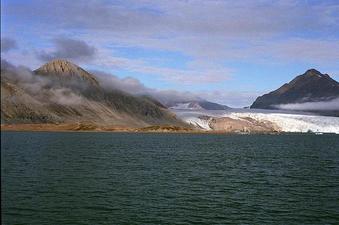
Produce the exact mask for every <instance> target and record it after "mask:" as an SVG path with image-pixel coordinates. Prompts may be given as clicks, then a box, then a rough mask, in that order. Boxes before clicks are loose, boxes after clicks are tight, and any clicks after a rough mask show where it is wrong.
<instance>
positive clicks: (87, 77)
mask: <svg viewBox="0 0 339 225" xmlns="http://www.w3.org/2000/svg"><path fill="white" fill-rule="evenodd" d="M34 73H35V74H38V75H41V76H49V77H50V78H52V79H57V80H59V81H61V82H70V81H78V82H84V83H86V84H88V85H93V86H96V87H97V86H99V82H98V81H97V79H96V78H95V77H94V76H93V75H92V74H90V73H88V72H87V71H86V70H84V69H82V68H81V67H79V66H77V65H75V64H73V63H71V62H69V61H67V60H62V59H57V60H53V61H50V62H48V63H46V64H45V65H43V66H41V67H40V68H38V69H36V70H34Z"/></svg>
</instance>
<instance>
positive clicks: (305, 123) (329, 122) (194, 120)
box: [174, 109, 339, 134]
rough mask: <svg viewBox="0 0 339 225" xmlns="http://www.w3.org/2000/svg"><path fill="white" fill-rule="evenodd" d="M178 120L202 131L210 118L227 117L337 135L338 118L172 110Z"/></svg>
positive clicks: (286, 129)
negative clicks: (249, 119)
mask: <svg viewBox="0 0 339 225" xmlns="http://www.w3.org/2000/svg"><path fill="white" fill-rule="evenodd" d="M174 112H175V113H176V114H177V115H178V117H179V118H181V119H183V120H184V121H186V122H187V123H189V124H192V125H194V126H196V127H199V128H201V129H203V130H211V127H210V126H209V121H210V120H211V118H222V117H228V118H231V119H236V120H243V118H251V119H254V120H256V121H259V122H260V121H265V120H266V121H270V122H272V123H274V124H276V125H277V126H278V127H280V129H281V131H283V132H300V133H305V132H314V133H335V134H339V117H332V116H320V115H314V114H310V113H302V112H293V111H281V110H253V109H230V110H174Z"/></svg>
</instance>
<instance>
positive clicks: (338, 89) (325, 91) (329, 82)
mask: <svg viewBox="0 0 339 225" xmlns="http://www.w3.org/2000/svg"><path fill="white" fill-rule="evenodd" d="M336 98H339V83H338V82H337V81H335V80H333V79H332V78H331V77H330V76H329V75H328V74H322V73H320V72H319V71H317V70H315V69H310V70H307V71H306V72H305V73H304V74H302V75H299V76H297V77H296V78H294V79H293V80H292V81H291V82H289V83H286V84H284V85H283V86H281V87H280V88H278V89H277V90H275V91H272V92H270V93H268V94H265V95H263V96H260V97H258V98H257V99H256V100H255V102H254V103H253V104H252V105H251V108H257V109H277V108H278V109H279V108H280V107H281V105H286V104H299V103H306V102H326V101H331V100H333V99H336ZM338 108H339V107H338ZM305 110H306V111H313V110H312V108H311V107H309V109H307V108H305ZM314 111H329V110H327V109H323V110H314Z"/></svg>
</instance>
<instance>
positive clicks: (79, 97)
mask: <svg viewBox="0 0 339 225" xmlns="http://www.w3.org/2000/svg"><path fill="white" fill-rule="evenodd" d="M1 123H5V124H22V123H90V124H95V125H98V126H124V127H145V126H151V125H168V124H170V125H178V126H185V124H184V123H183V122H182V121H181V120H179V119H177V118H176V116H175V115H174V114H173V113H171V112H170V111H169V110H167V109H166V108H164V107H160V106H159V105H158V103H157V102H155V101H153V100H150V99H149V98H143V97H136V96H132V95H130V94H127V93H125V92H122V91H118V90H114V89H112V90H107V89H104V88H102V87H101V85H100V83H99V82H98V80H97V79H96V77H95V76H94V75H93V74H91V73H89V72H87V71H85V70H84V69H82V68H81V67H79V66H77V65H75V64H73V63H71V62H68V61H66V60H54V61H51V62H49V63H47V64H45V65H43V66H42V67H40V68H38V69H37V70H35V71H30V70H29V69H27V68H23V67H15V66H13V65H11V64H9V63H7V62H6V61H3V60H2V61H1Z"/></svg>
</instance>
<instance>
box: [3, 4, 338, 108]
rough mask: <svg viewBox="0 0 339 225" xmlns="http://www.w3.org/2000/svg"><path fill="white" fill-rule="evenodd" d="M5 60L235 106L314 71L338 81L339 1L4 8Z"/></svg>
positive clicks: (50, 5)
mask: <svg viewBox="0 0 339 225" xmlns="http://www.w3.org/2000/svg"><path fill="white" fill-rule="evenodd" d="M1 5H2V7H1V39H2V52H1V57H2V59H6V60H7V61H9V62H11V63H13V64H15V65H24V66H28V67H30V68H31V69H35V68H37V67H39V66H40V65H42V64H43V63H45V62H47V61H48V60H50V59H53V58H66V59H69V60H71V61H73V62H75V63H77V64H79V65H80V66H82V67H84V68H85V69H89V70H100V71H103V72H106V73H110V74H113V75H115V76H117V77H118V78H121V79H124V78H126V77H129V78H133V79H125V81H126V82H129V81H131V80H133V82H134V81H138V82H140V83H141V84H142V85H143V86H146V87H147V88H149V89H153V90H159V91H162V90H175V91H177V93H182V95H183V96H185V95H187V93H188V92H189V94H190V95H195V96H199V97H202V98H206V99H208V100H211V101H215V102H218V103H223V104H227V105H230V106H235V107H242V106H247V105H250V104H251V103H252V101H253V100H254V99H255V98H256V97H257V96H258V95H261V94H263V93H266V92H268V91H272V90H273V89H276V88H278V87H279V86H281V85H282V84H284V83H286V82H288V81H290V80H291V79H293V78H294V77H295V76H296V75H299V74H302V73H304V72H305V71H306V70H307V69H309V68H316V69H318V70H319V71H321V72H323V73H328V74H330V75H331V76H332V77H333V78H335V79H337V80H338V77H339V63H338V62H339V1H307V0H300V1H296V0H281V1H268V0H267V1H266V0H260V1H252V0H244V1H218V0H195V1H193V0H192V1H190V0H186V1H179V0H178V1H176V0H173V1H165V0H164V1H161V0H160V1H148V0H137V1H133V0H125V1H94V0H87V1H81V0H79V1H66V0H64V1H63V0H58V1H43V0H29V1H28V0H22V1H19V0H2V1H1Z"/></svg>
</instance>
